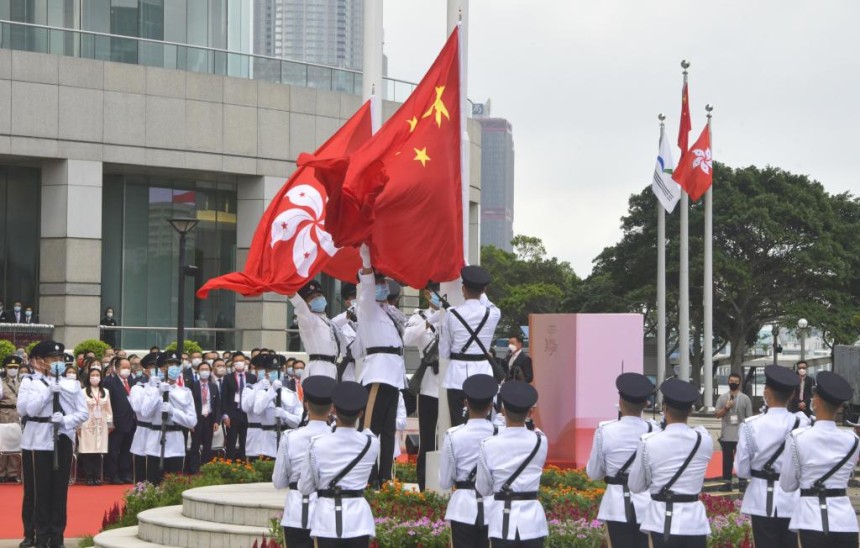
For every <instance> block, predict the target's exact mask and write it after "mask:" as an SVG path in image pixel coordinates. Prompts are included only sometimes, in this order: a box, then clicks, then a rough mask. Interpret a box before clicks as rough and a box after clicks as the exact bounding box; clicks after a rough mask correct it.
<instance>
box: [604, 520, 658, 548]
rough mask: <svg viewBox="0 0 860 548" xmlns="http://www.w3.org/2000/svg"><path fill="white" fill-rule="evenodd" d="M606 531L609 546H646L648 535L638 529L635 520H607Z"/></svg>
mask: <svg viewBox="0 0 860 548" xmlns="http://www.w3.org/2000/svg"><path fill="white" fill-rule="evenodd" d="M606 531H607V533H609V543H610V548H624V547H626V546H629V547H630V548H648V535H646V534H645V533H643V532H642V531H640V530H639V524H638V523H636V522H635V521H634V522H633V523H627V522H626V521H607V522H606Z"/></svg>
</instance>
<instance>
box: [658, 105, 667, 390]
mask: <svg viewBox="0 0 860 548" xmlns="http://www.w3.org/2000/svg"><path fill="white" fill-rule="evenodd" d="M657 119H658V120H660V143H662V142H663V134H664V133H665V128H666V124H665V123H664V120H666V116H665V115H663V113H660V114H659V115H658V116H657ZM664 380H666V208H664V207H663V204H661V203H660V200H657V386H660V385H661V384H663V381H664ZM661 403H663V394H662V392H660V391H659V390H658V391H657V404H658V405H659V404H661Z"/></svg>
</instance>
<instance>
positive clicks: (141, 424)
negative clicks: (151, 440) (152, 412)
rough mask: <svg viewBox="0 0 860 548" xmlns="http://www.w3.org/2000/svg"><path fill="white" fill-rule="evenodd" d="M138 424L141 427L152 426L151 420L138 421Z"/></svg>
mask: <svg viewBox="0 0 860 548" xmlns="http://www.w3.org/2000/svg"><path fill="white" fill-rule="evenodd" d="M137 425H138V426H139V427H141V428H152V423H149V422H138V423H137Z"/></svg>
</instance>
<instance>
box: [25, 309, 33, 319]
mask: <svg viewBox="0 0 860 548" xmlns="http://www.w3.org/2000/svg"><path fill="white" fill-rule="evenodd" d="M24 315H25V316H27V317H28V318H29V317H31V316H32V315H33V311H32V310H28V311H26V312H24Z"/></svg>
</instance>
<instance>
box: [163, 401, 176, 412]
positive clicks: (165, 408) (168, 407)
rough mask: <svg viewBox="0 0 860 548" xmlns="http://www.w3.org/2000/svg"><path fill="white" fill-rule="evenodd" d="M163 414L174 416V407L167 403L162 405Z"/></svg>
mask: <svg viewBox="0 0 860 548" xmlns="http://www.w3.org/2000/svg"><path fill="white" fill-rule="evenodd" d="M161 412H162V413H167V414H168V415H172V414H173V406H172V405H170V404H169V403H167V402H164V403H162V404H161Z"/></svg>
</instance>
